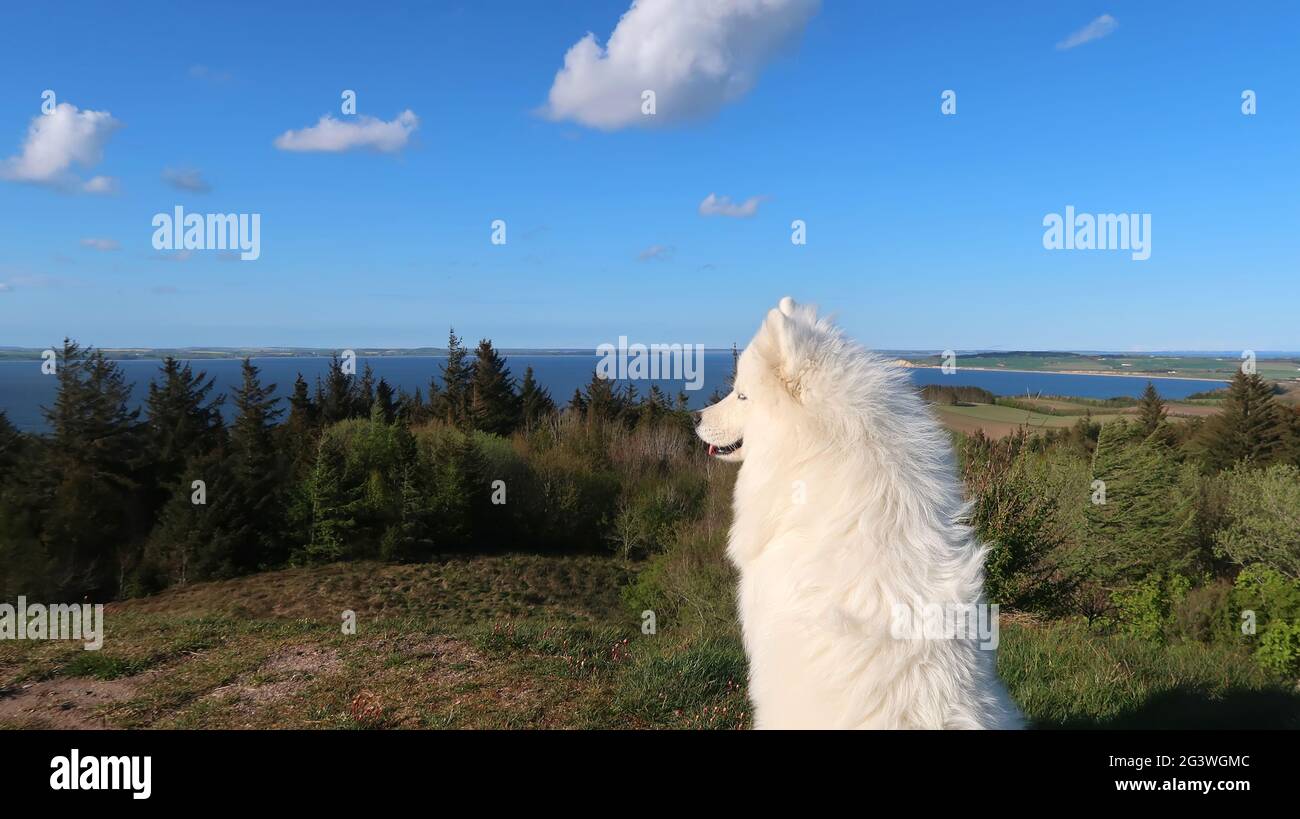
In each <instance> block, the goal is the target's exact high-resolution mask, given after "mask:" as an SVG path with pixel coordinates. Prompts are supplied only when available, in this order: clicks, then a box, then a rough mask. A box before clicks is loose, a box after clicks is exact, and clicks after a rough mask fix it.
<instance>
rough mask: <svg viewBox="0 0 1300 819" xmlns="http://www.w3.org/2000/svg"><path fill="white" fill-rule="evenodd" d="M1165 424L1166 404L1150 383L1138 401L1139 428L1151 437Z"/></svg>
mask: <svg viewBox="0 0 1300 819" xmlns="http://www.w3.org/2000/svg"><path fill="white" fill-rule="evenodd" d="M1163 423H1165V402H1164V401H1162V400H1161V399H1160V393H1158V392H1156V388H1155V385H1154V384H1152V383H1151V382H1150V381H1148V382H1147V386H1146V389H1144V390H1143V391H1142V398H1141V399H1139V401H1138V427H1139V428H1140V429H1141V430H1142V432H1143V433H1144V434H1146V435H1150V434H1151V433H1153V432H1155V431H1156V430H1157V429H1159V428H1160V425H1161V424H1163Z"/></svg>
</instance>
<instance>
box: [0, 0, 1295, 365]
mask: <svg viewBox="0 0 1300 819" xmlns="http://www.w3.org/2000/svg"><path fill="white" fill-rule="evenodd" d="M679 1H680V0H654V2H652V3H649V4H644V5H647V6H648V8H647V9H643V19H638V20H636V21H635V23H636V24H635V25H633V24H631V23H627V28H626V30H625V32H624V35H625V36H624V37H623V40H624V42H623V43H622V44H621V46H620V48H626V49H629V50H633V51H635V50H636V49H638V48H639V47H640V46H641V45H642V44H643V43H644V42H652V43H656V44H657V45H658V47H660V48H661V49H663V48H666V49H667V51H668V53H670V54H674V53H691V52H690V49H691V48H696V49H699V48H704V49H705V50H706V51H707V49H708V48H709V47H710V45H711V44H710V41H709V37H710V36H726V37H729V38H730V39H726V40H725V41H724V43H723V45H724V46H725V47H724V48H722V52H723V54H724V57H726V58H727V59H734V60H735V61H736V62H733V63H731V64H729V65H724V66H723V72H724V76H725V77H727V78H729V79H730V80H732V81H738V82H739V90H736V88H733V89H732V92H729V93H728V94H727V95H725V96H726V99H725V100H722V101H719V100H718V99H717V97H718V94H717V93H715V92H716V89H710V88H708V87H704V86H706V85H707V83H705V84H701V83H696V82H694V81H693V80H691V78H690V77H687V79H685V80H681V81H679V82H678V84H677V85H673V81H672V80H669V79H665V80H664V85H665V91H664V92H663V93H662V94H661V96H660V99H659V106H660V109H661V110H660V111H659V112H658V113H657V114H656V117H659V116H660V115H661V114H662V115H664V116H662V119H655V120H654V122H655V123H656V124H655V125H654V126H653V127H643V126H642V124H641V122H630V123H625V124H624V125H622V126H617V125H616V126H613V127H610V126H608V125H607V124H606V125H605V126H604V127H593V126H592V125H591V124H589V123H590V122H593V121H597V120H599V118H600V117H601V116H606V115H608V111H606V110H602V109H601V106H602V104H604V103H602V100H601V99H600V98H599V95H595V96H591V97H584V96H582V94H583V93H585V91H583V89H581V88H580V89H579V93H578V96H579V99H578V100H577V102H575V103H573V104H572V105H570V106H569V107H567V108H566V107H562V106H556V105H552V106H551V108H549V109H548V108H547V105H548V99H551V97H550V96H549V95H550V94H551V92H552V86H553V84H557V82H556V80H557V77H556V75H557V71H560V69H561V68H562V66H564V65H565V55H566V53H567V52H568V51H569V50H570V48H571V47H573V46H574V45H575V44H576V43H578V42H579V40H580V39H581V38H583V36H584V35H585V34H586V33H587V32H591V33H592V34H594V35H595V39H596V41H597V42H598V43H599V44H600V45H601V46H604V45H605V44H606V43H607V41H608V40H609V38H610V36H611V33H612V32H614V30H615V26H617V25H619V21H620V18H621V17H622V16H623V15H624V13H626V12H628V10H629V5H630V0H610V1H609V2H604V1H601V2H597V1H596V0H584V1H583V2H564V3H556V4H545V5H543V4H536V3H524V2H513V3H494V2H474V3H463V4H453V3H430V4H424V3H421V4H414V3H412V4H411V8H401V7H396V6H389V5H388V4H385V3H374V4H367V5H365V6H357V4H342V3H340V4H333V3H328V2H316V3H309V4H308V3H304V4H280V3H276V4H249V5H247V6H243V7H241V6H240V5H238V4H235V3H230V4H221V5H220V6H213V5H211V4H189V3H182V2H167V3H156V4H154V3H131V4H127V5H124V6H118V7H112V6H108V5H104V4H84V5H83V4H75V3H42V4H23V5H21V6H18V5H11V6H10V7H8V8H7V9H6V12H5V17H6V20H5V25H4V26H3V29H0V76H2V77H4V78H5V80H4V82H3V83H0V163H5V162H9V165H7V166H3V165H0V168H3V167H7V168H8V171H7V173H8V178H0V214H3V218H0V344H2V345H22V346H45V345H48V344H51V343H54V342H55V341H57V340H58V339H60V338H62V337H63V336H64V335H71V336H73V337H75V338H77V339H79V340H81V341H83V342H86V343H92V344H96V345H104V346H125V345H140V346H173V345H175V346H189V345H268V346H270V345H296V346H321V347H335V348H344V347H361V346H375V345H389V346H423V345H441V344H442V343H444V342H445V338H446V329H447V327H448V325H449V324H453V323H454V324H455V325H456V327H457V329H458V330H460V331H461V332H462V333H463V334H464V335H465V336H468V337H470V338H475V339H476V338H479V337H482V336H488V337H491V338H493V339H494V340H495V341H496V342H497V343H498V345H500V346H504V347H540V346H547V347H551V346H554V347H561V346H563V347H594V346H595V345H596V344H599V343H601V342H605V341H613V340H615V339H616V338H617V337H618V336H619V335H626V336H629V337H631V338H632V339H633V340H634V341H636V340H639V341H644V342H652V341H653V342H682V343H703V344H707V345H710V346H728V345H730V344H731V343H732V342H733V341H737V342H740V343H742V344H743V343H744V342H745V341H747V340H748V338H749V337H750V336H751V335H752V333H753V331H754V329H755V328H756V326H757V324H758V321H759V320H760V318H761V316H762V314H763V311H765V310H766V309H768V308H769V307H771V306H772V305H774V304H775V303H776V301H777V300H778V299H779V298H780V297H781V296H782V295H785V294H790V295H793V296H795V298H796V299H799V300H806V301H812V302H816V303H818V304H820V305H822V306H823V308H824V309H826V310H828V311H830V312H833V313H835V314H837V315H838V316H839V317H840V320H841V322H842V323H843V324H844V325H845V326H846V328H847V329H848V330H849V331H850V332H851V333H852V334H853V335H855V336H856V337H857V338H859V339H860V340H861V341H863V342H864V343H866V344H868V345H871V346H875V347H881V348H923V349H929V348H933V349H936V350H939V349H945V348H953V349H970V348H999V347H1000V348H1007V349H1112V350H1144V349H1146V350H1150V349H1214V350H1237V349H1255V350H1277V349H1289V350H1295V349H1300V321H1297V320H1296V314H1297V306H1298V304H1300V298H1298V297H1300V230H1298V228H1300V49H1297V48H1296V43H1298V42H1300V10H1297V9H1296V7H1295V6H1294V4H1290V3H1282V2H1279V3H1267V2H1261V3H1248V4H1234V5H1228V6H1224V5H1223V4H1214V5H1211V4H1208V3H1176V4H1175V3H1152V2H1107V3H1096V2H1052V3H1042V2H1023V3H1010V2H1009V3H998V4H995V5H993V6H991V7H989V8H987V9H985V10H979V9H977V8H976V7H975V6H976V4H971V3H966V2H949V3H926V2H910V3H876V2H830V3H822V4H821V5H820V6H819V7H816V8H812V7H811V6H812V5H815V4H811V2H810V0H779V2H778V3H777V5H781V3H786V4H787V5H788V6H790V7H792V8H793V9H794V10H793V11H790V14H789V17H788V18H782V19H781V20H776V21H764V20H759V21H754V20H752V19H751V20H748V21H746V22H745V23H744V26H748V28H745V27H744V26H739V25H738V27H737V28H735V29H733V30H732V31H731V33H730V34H727V35H716V33H715V34H710V31H709V30H708V29H707V28H700V29H699V30H692V29H691V28H690V26H689V25H687V24H684V23H681V19H682V18H681V17H680V16H674V15H672V14H666V16H663V17H661V18H657V19H658V20H659V22H656V18H654V17H653V16H652V15H651V13H650V12H651V11H655V10H658V11H665V10H666V12H672V11H673V8H672V7H673V6H675V5H676V4H677V3H678V2H679ZM802 4H808V5H807V6H804V5H802ZM350 6H356V7H352V8H350ZM660 7H663V8H660ZM1103 15H1104V16H1106V17H1107V18H1108V19H1109V20H1110V21H1111V23H1110V24H1103V25H1101V26H1100V28H1099V29H1098V30H1099V31H1101V32H1102V34H1103V36H1097V37H1095V38H1094V39H1091V40H1090V41H1087V42H1083V43H1082V44H1079V45H1075V46H1073V47H1069V48H1063V47H1058V46H1060V45H1061V44H1063V43H1065V42H1066V41H1067V38H1069V37H1070V36H1071V35H1072V34H1073V33H1075V32H1079V31H1080V30H1083V29H1085V27H1087V26H1088V25H1089V24H1090V23H1092V22H1093V21H1096V20H1097V19H1098V18H1100V17H1103ZM663 20H670V21H673V20H675V21H676V22H675V23H671V24H669V23H663ZM657 26H658V27H657ZM664 26H667V27H666V28H665V27H664ZM736 32H740V33H738V34H737V33H736ZM674 38H678V39H680V40H682V42H679V41H678V39H674ZM692 38H695V39H692ZM764 38H767V39H768V40H771V41H772V42H767V41H764V42H758V41H760V40H763V39H764ZM701 43H702V45H701ZM712 45H714V46H716V45H717V44H716V43H713V44H712ZM613 50H614V49H613V48H611V53H612V52H613ZM750 52H753V53H750ZM735 55H740V56H735ZM755 55H756V56H755ZM648 59H651V64H649V65H648V66H646V67H643V68H644V71H646V72H649V74H650V75H652V76H655V77H658V76H660V75H659V74H657V73H655V72H663V76H664V77H670V76H672V73H671V72H672V69H673V60H671V59H665V60H664V61H662V62H661V63H659V64H655V63H653V58H648ZM746 61H748V62H746ZM595 69H597V70H604V69H608V70H610V71H613V69H610V68H609V66H603V67H602V66H600V65H596V66H595ZM727 71H731V72H732V73H731V74H727V73H726V72H727ZM737 78H739V80H737ZM578 79H579V80H580V79H581V78H578ZM598 79H599V78H598ZM605 79H610V78H605ZM616 79H617V78H613V79H611V80H610V81H611V82H612V86H613V87H615V89H616V90H617V88H619V87H621V86H619V84H618V82H615V81H614V80H616ZM639 79H640V78H639V77H636V78H632V79H629V80H628V82H634V81H635V80H639ZM575 81H576V80H575ZM583 81H584V82H585V80H583ZM557 85H558V84H557ZM579 85H581V83H579ZM601 87H605V86H601ZM45 89H50V90H53V91H54V92H55V94H56V97H57V101H58V102H59V103H68V104H70V105H72V106H75V107H76V109H77V111H79V112H87V111H94V112H108V113H109V114H111V117H112V120H113V121H114V123H115V124H116V125H117V126H118V127H116V128H114V129H112V130H111V133H108V134H107V136H106V137H104V139H103V140H102V143H101V147H102V155H100V156H98V157H92V161H88V162H85V163H73V164H72V165H71V166H69V167H68V168H67V173H69V174H72V175H73V179H74V182H73V183H72V184H71V185H70V184H69V183H68V181H67V178H66V177H61V178H60V180H58V181H57V182H51V181H50V180H48V179H46V180H35V181H33V180H32V179H28V178H19V177H22V175H23V174H22V172H21V171H20V170H15V169H18V168H20V167H21V166H20V165H19V164H15V163H19V162H21V161H22V159H23V156H24V154H23V150H24V145H25V140H26V139H27V136H28V129H29V127H30V125H31V123H32V121H33V119H34V118H35V117H37V116H40V115H41V112H40V107H41V103H42V100H41V94H42V92H43V91H44V90H45ZM344 89H353V90H355V91H356V93H357V109H358V110H357V114H358V115H364V116H370V117H374V118H376V119H377V120H380V121H383V122H389V123H392V122H393V121H394V120H396V118H397V117H398V116H399V115H400V114H402V112H403V111H408V110H409V111H411V112H413V114H414V115H415V116H416V117H417V118H418V127H416V128H415V129H414V130H413V131H410V132H409V134H408V135H407V137H406V141H405V142H404V143H403V144H402V145H401V146H400V147H398V148H396V149H392V148H391V147H390V149H388V150H375V149H365V148H360V149H356V150H346V151H338V152H318V151H292V150H283V149H281V148H278V147H277V146H276V144H275V142H276V139H277V137H280V136H281V135H282V134H285V133H286V132H288V131H301V130H302V129H306V128H309V127H311V126H314V125H315V124H316V123H317V122H318V120H320V118H321V117H322V116H323V115H326V114H331V115H332V116H333V117H334V118H336V119H338V120H340V121H342V122H344V123H353V124H355V123H356V122H357V121H358V118H357V117H356V116H349V115H345V114H343V113H341V112H340V108H339V106H340V94H341V92H342V91H343V90H344ZM946 89H952V90H954V91H955V92H956V94H957V113H956V115H955V116H944V115H943V114H942V113H941V112H940V102H941V100H940V95H941V93H942V92H943V91H944V90H946ZM1244 89H1251V90H1253V91H1255V92H1256V95H1257V105H1258V112H1257V113H1256V114H1255V115H1254V116H1245V115H1243V114H1242V112H1241V104H1242V103H1241V94H1242V91H1243V90H1244ZM593 94H594V92H593ZM679 101H690V102H691V103H692V104H693V105H695V110H694V114H693V116H692V117H691V118H689V119H687V120H684V121H682V120H677V119H675V116H676V115H675V114H674V113H673V112H674V110H675V109H674V108H673V103H674V102H679ZM607 107H608V106H607ZM561 108H563V110H561ZM615 119H617V116H615ZM395 127H397V126H396V125H392V126H390V128H395ZM169 169H170V170H171V171H173V172H188V173H189V174H190V176H189V177H184V178H186V179H189V180H190V183H191V184H190V187H196V186H197V187H207V188H209V190H206V191H194V190H185V189H182V188H178V187H177V186H176V185H174V184H171V183H169V182H168V181H167V180H166V179H165V178H164V173H165V172H166V171H168V170H169ZM196 175H197V176H196ZM0 176H3V174H0ZM95 177H105V178H107V179H111V180H112V182H111V183H108V187H109V188H111V189H113V190H114V192H111V193H107V194H94V193H88V192H86V191H84V190H83V189H82V188H84V184H83V183H85V182H88V181H89V180H91V179H92V178H95ZM196 179H197V180H198V181H197V182H196ZM709 194H716V196H718V197H728V198H729V199H730V200H731V201H733V202H735V203H743V202H745V201H747V200H749V199H751V198H752V197H760V199H759V200H758V201H757V203H756V206H755V207H754V211H755V212H753V213H752V214H751V215H746V216H727V215H704V214H702V213H701V211H700V205H701V202H702V201H703V200H704V199H705V197H707V196H708V195H709ZM177 205H181V206H183V207H184V208H186V209H187V211H191V212H200V213H208V212H222V213H227V212H234V213H258V214H261V257H260V258H259V259H257V260H256V261H247V262H244V261H235V260H231V259H229V258H228V256H225V255H223V254H220V253H218V252H215V251H199V252H195V253H193V254H191V255H189V256H188V258H184V257H183V255H178V254H173V253H166V252H160V251H157V250H155V249H154V248H153V246H152V244H151V239H152V235H153V228H152V226H151V220H152V218H153V216H154V214H156V213H160V212H168V213H170V212H171V211H172V209H173V208H174V207H175V206H177ZM1067 205H1073V206H1075V208H1077V209H1078V210H1080V211H1085V212H1093V213H1101V212H1132V213H1149V214H1151V217H1152V253H1151V258H1150V259H1149V260H1147V261H1144V262H1136V261H1133V260H1131V258H1130V255H1129V254H1128V253H1126V252H1119V251H1072V252H1066V251H1048V250H1045V249H1044V248H1043V244H1042V237H1043V231H1044V228H1043V227H1042V220H1043V218H1044V215H1045V214H1047V213H1052V212H1063V211H1064V208H1065V207H1066V206H1067ZM494 219H504V220H505V221H506V225H507V243H506V244H505V245H493V244H492V243H491V242H490V241H489V239H490V234H491V231H490V223H491V222H492V220H494ZM795 219H802V220H804V221H805V222H806V224H807V236H808V242H807V244H806V245H802V246H797V245H794V244H792V243H791V242H790V223H791V222H792V220H795ZM97 248H103V249H97Z"/></svg>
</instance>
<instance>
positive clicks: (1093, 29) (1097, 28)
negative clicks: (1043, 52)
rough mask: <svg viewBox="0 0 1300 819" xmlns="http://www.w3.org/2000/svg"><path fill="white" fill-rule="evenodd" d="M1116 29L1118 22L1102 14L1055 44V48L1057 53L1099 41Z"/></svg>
mask: <svg viewBox="0 0 1300 819" xmlns="http://www.w3.org/2000/svg"><path fill="white" fill-rule="evenodd" d="M1117 28H1119V21H1118V20H1116V19H1115V18H1114V17H1111V16H1110V15H1109V14H1103V15H1102V16H1100V17H1098V18H1097V19H1096V20H1093V21H1092V22H1091V23H1089V24H1088V25H1086V26H1084V27H1083V28H1081V29H1079V30H1078V31H1076V32H1074V33H1073V34H1071V35H1070V36H1069V37H1066V38H1065V39H1064V40H1062V41H1061V42H1059V43H1057V44H1056V48H1057V50H1058V51H1066V50H1068V49H1071V48H1074V47H1075V46H1081V45H1083V44H1084V43H1091V42H1092V41H1093V40H1100V39H1101V38H1102V37H1106V36H1108V35H1110V34H1113V33H1114V32H1115V29H1117Z"/></svg>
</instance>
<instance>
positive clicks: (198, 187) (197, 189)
mask: <svg viewBox="0 0 1300 819" xmlns="http://www.w3.org/2000/svg"><path fill="white" fill-rule="evenodd" d="M162 178H163V181H164V182H166V183H167V184H168V185H171V186H172V187H173V188H176V189H177V190H181V191H189V192H190V193H207V192H209V191H211V190H212V186H211V185H209V184H208V181H207V180H206V179H204V178H203V173H202V172H201V171H199V170H197V169H196V168H166V169H164V170H163V172H162Z"/></svg>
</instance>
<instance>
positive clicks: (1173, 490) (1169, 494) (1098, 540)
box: [1085, 421, 1194, 587]
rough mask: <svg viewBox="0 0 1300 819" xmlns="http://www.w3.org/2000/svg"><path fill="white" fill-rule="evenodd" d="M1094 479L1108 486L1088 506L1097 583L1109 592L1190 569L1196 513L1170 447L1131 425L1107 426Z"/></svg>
mask: <svg viewBox="0 0 1300 819" xmlns="http://www.w3.org/2000/svg"><path fill="white" fill-rule="evenodd" d="M1092 477H1093V480H1095V481H1101V482H1102V483H1101V484H1094V486H1093V492H1092V494H1091V496H1090V498H1089V501H1090V502H1089V503H1088V505H1087V507H1086V508H1085V520H1086V524H1085V525H1086V531H1087V552H1088V559H1087V561H1086V562H1087V563H1088V564H1089V565H1090V570H1091V573H1092V574H1093V576H1094V577H1095V579H1097V580H1098V581H1100V582H1101V583H1102V584H1103V585H1105V586H1107V587H1111V586H1115V585H1120V584H1123V583H1127V582H1133V581H1137V580H1140V579H1142V578H1143V577H1145V576H1146V575H1148V574H1150V573H1152V572H1156V571H1172V572H1180V571H1185V570H1187V569H1189V568H1190V564H1191V562H1192V560H1193V558H1194V552H1193V550H1192V548H1191V542H1192V540H1193V536H1194V531H1193V528H1192V516H1193V510H1192V506H1191V503H1190V499H1189V498H1187V497H1185V495H1184V493H1183V491H1182V486H1181V483H1180V474H1179V468H1178V464H1177V462H1176V461H1175V460H1174V456H1173V453H1172V452H1170V451H1169V449H1168V448H1167V447H1165V446H1162V445H1161V444H1160V443H1159V442H1157V441H1153V440H1150V439H1147V438H1146V437H1145V436H1144V435H1143V434H1142V430H1141V428H1140V427H1136V426H1132V425H1130V424H1128V423H1127V422H1125V421H1113V422H1111V423H1109V424H1105V425H1103V426H1102V428H1101V434H1100V437H1099V438H1098V440H1097V450H1096V452H1095V453H1094V455H1093V466H1092Z"/></svg>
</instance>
